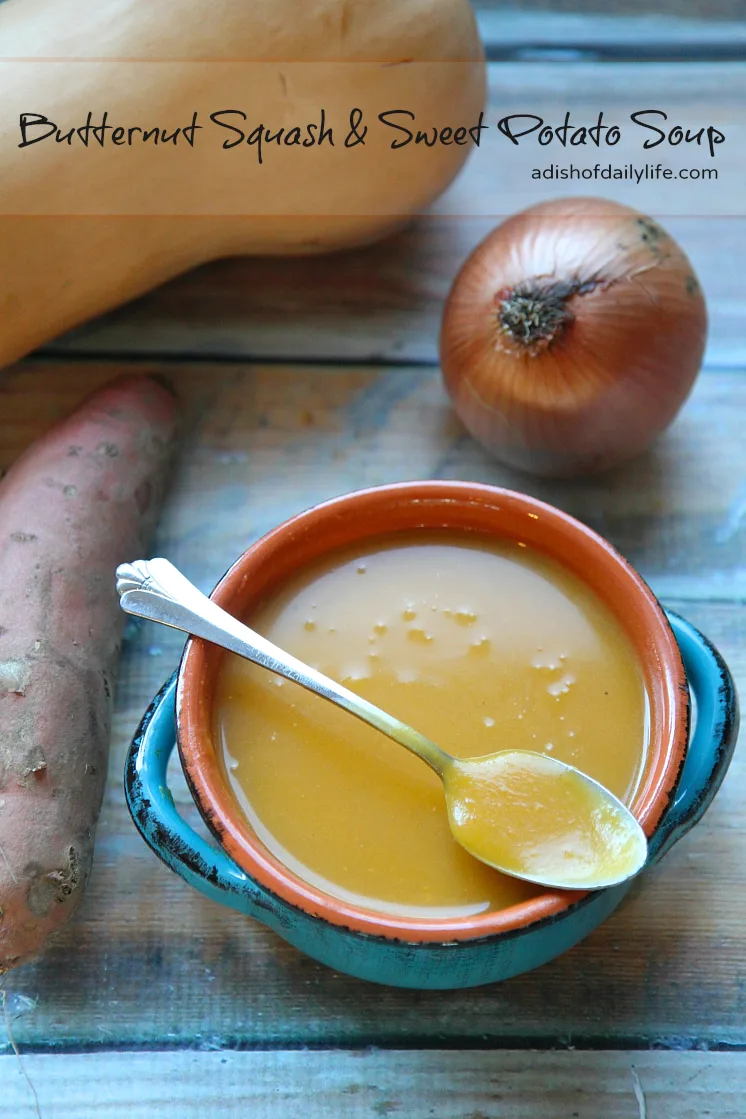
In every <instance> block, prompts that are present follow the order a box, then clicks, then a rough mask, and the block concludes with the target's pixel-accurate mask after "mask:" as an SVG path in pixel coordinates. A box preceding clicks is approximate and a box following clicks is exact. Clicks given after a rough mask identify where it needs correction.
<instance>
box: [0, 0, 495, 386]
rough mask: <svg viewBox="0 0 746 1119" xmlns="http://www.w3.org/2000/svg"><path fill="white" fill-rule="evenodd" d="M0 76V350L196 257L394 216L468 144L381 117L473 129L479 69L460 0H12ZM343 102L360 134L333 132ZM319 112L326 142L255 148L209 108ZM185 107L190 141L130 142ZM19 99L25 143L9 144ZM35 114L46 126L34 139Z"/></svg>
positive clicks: (434, 192) (180, 122)
mask: <svg viewBox="0 0 746 1119" xmlns="http://www.w3.org/2000/svg"><path fill="white" fill-rule="evenodd" d="M0 84H1V87H2V89H3V101H2V105H0V166H2V175H1V176H0V364H4V363H7V362H9V361H11V360H14V359H16V358H18V357H20V356H21V355H22V354H24V353H27V352H28V351H29V350H31V349H32V348H34V347H36V346H38V345H39V344H40V343H42V342H44V341H46V340H48V339H49V338H51V337H53V336H54V335H57V334H59V333H61V332H62V331H65V330H68V329H69V328H71V327H73V326H75V325H76V324H79V323H81V322H83V321H84V320H86V319H88V318H90V317H92V316H94V315H97V314H100V313H101V312H104V311H106V310H107V309H110V308H112V307H114V306H116V305H118V304H120V303H122V302H124V301H126V300H129V299H132V298H133V297H135V296H137V295H139V294H141V293H143V292H145V291H147V290H148V289H149V288H151V287H153V286H155V285H157V284H159V283H162V282H163V281H165V280H167V279H169V278H170V277H172V276H174V275H176V274H178V273H179V272H181V271H184V270H186V269H189V268H192V267H194V266H196V265H198V264H200V263H203V262H205V261H208V260H211V259H214V258H217V257H222V256H231V255H241V254H258V255H264V254H281V253H285V254H307V253H316V252H324V251H328V250H335V249H339V248H343V247H346V246H351V245H357V244H362V243H365V242H368V241H371V240H374V239H376V238H379V237H382V236H384V235H386V234H387V233H389V232H391V231H392V230H394V229H396V228H397V227H399V226H401V225H402V224H404V223H405V222H406V221H407V220H408V219H409V218H410V217H411V216H412V215H413V214H415V213H417V212H419V211H421V210H422V209H424V208H425V207H427V206H428V205H430V204H431V203H432V202H433V200H434V199H435V198H437V196H438V195H439V194H440V193H441V192H442V191H443V190H444V189H445V187H446V186H447V185H448V184H449V183H450V181H451V180H452V179H453V177H454V176H455V175H456V173H457V172H458V170H459V168H460V167H461V165H462V164H463V162H464V160H465V159H466V157H467V155H468V154H469V152H470V151H472V150H473V149H474V143H473V141H472V140H471V138H469V137H468V135H467V137H466V139H464V136H463V133H462V136H461V141H460V142H454V140H453V136H452V134H451V133H447V134H446V137H445V139H444V138H443V137H442V136H441V137H439V139H438V142H437V143H436V144H434V145H433V146H431V147H428V146H427V145H426V144H424V143H420V144H416V143H414V141H412V142H411V143H408V144H401V145H400V146H399V147H398V148H397V147H392V142H393V141H397V140H399V141H402V140H405V139H406V135H405V133H404V132H403V131H401V130H396V129H394V128H392V127H391V126H388V125H384V124H383V123H382V122H381V121H380V120H379V119H378V114H381V113H387V112H390V111H394V110H396V111H399V110H406V112H407V113H411V114H413V115H412V116H411V117H408V116H399V117H396V118H394V119H396V120H397V121H400V122H402V123H403V124H410V127H411V129H412V130H413V131H414V130H416V129H419V128H421V129H424V130H429V131H430V132H432V129H433V128H437V129H441V130H442V129H443V128H450V129H451V130H455V129H457V128H469V127H473V126H474V125H475V124H476V123H477V122H478V120H479V114H480V112H481V110H482V107H483V104H484V92H485V74H484V62H483V54H482V48H481V44H480V42H479V36H478V33H477V30H476V25H475V21H474V18H473V14H472V12H471V8H470V6H469V3H468V0H251V3H247V2H246V0H205V2H195V0H158V2H157V3H154V2H153V0H109V2H108V3H106V4H101V3H99V2H98V0H7V2H5V3H2V4H0ZM356 108H359V109H361V110H362V112H363V122H362V126H363V127H364V126H365V125H366V124H367V125H368V135H367V138H366V140H365V142H364V143H362V144H355V143H354V142H353V143H350V144H349V145H348V146H345V143H344V140H345V136H346V135H347V134H348V133H349V132H350V113H351V112H352V111H353V110H354V109H356ZM322 109H323V110H324V113H325V118H326V121H327V123H328V124H330V125H331V126H332V127H333V129H334V136H333V139H334V144H333V145H332V144H331V143H327V144H318V145H316V146H314V147H307V148H303V147H302V146H293V147H291V146H287V145H285V146H283V145H280V144H271V143H269V144H266V145H265V150H264V158H263V162H261V163H260V162H259V160H258V158H257V156H258V152H257V145H256V144H253V145H252V144H249V143H247V142H238V135H239V134H238V132H237V131H236V130H230V129H229V128H228V127H227V125H226V124H224V123H220V124H219V123H216V122H215V121H213V120H211V119H210V118H211V115H212V114H213V113H221V112H224V111H226V110H230V111H231V114H232V115H230V116H229V117H226V118H223V120H225V121H228V122H229V123H232V124H235V125H237V126H238V125H240V126H241V127H242V128H243V130H244V132H245V133H246V135H247V136H248V135H249V134H250V130H251V129H252V128H255V127H256V126H257V125H259V124H263V125H264V126H265V127H266V128H267V129H269V130H270V132H272V131H273V130H274V131H275V132H276V131H277V130H278V129H280V128H283V129H285V131H286V134H287V132H289V131H290V130H291V129H292V128H293V127H295V126H301V127H305V126H306V124H307V123H308V122H312V121H315V122H318V121H319V116H320V112H321V110H322ZM234 110H235V111H236V112H234ZM104 112H107V114H108V120H109V122H110V126H111V127H110V129H109V132H108V133H107V134H104V136H105V141H106V142H105V144H104V145H103V146H100V145H99V143H98V141H97V140H95V139H94V140H91V142H90V143H89V144H88V146H87V147H86V146H84V145H83V142H82V140H81V139H80V133H78V132H77V131H76V130H77V129H79V128H81V126H84V125H85V124H86V120H87V118H88V114H89V113H90V114H91V123H92V124H96V123H100V122H101V120H102V114H103V113H104ZM195 112H197V113H198V121H199V125H200V129H199V130H198V131H197V132H196V133H195V134H193V136H194V138H195V143H194V144H193V145H192V146H190V145H189V144H188V143H187V142H186V140H185V137H184V134H183V133H182V134H181V135H180V136H179V137H178V138H177V139H178V142H177V143H173V142H171V143H169V142H166V143H162V144H161V145H160V146H157V145H156V144H155V143H154V142H144V141H143V140H142V137H141V135H140V132H141V131H147V130H149V129H152V128H154V127H161V128H164V127H165V128H166V129H167V131H168V132H171V131H173V130H174V129H175V128H176V127H180V128H184V127H186V126H188V125H189V124H190V123H191V122H192V121H193V119H194V118H193V113H195ZM239 112H243V113H244V114H245V118H246V119H245V121H244V120H243V118H242V117H240V116H239V115H238V113H239ZM23 114H26V115H27V116H26V121H27V123H28V122H29V121H30V122H31V123H30V124H29V125H28V128H27V129H26V132H25V138H26V140H27V141H28V140H33V141H34V142H33V143H26V145H25V146H19V145H20V144H21V143H22V141H23V139H24V132H23V131H22V130H21V128H20V118H21V116H22V115H23ZM40 118H45V119H46V120H47V121H48V122H51V123H52V124H53V125H55V126H56V128H57V129H58V130H59V131H58V132H57V133H56V134H55V133H54V132H53V131H50V134H49V136H47V137H45V138H44V137H43V136H42V133H44V132H46V131H48V130H49V125H44V124H41V123H40ZM114 126H117V127H119V126H121V128H122V129H123V130H124V132H123V133H122V135H124V137H125V139H124V140H123V141H122V142H119V141H117V142H115V141H114V140H113V139H112V130H113V127H114ZM128 129H134V135H133V136H132V137H130V136H128ZM68 134H69V139H68V138H66V136H68ZM89 139H90V134H89ZM119 140H120V141H121V136H120V138H119ZM234 140H235V141H236V143H235V145H234V146H231V147H230V148H226V147H224V146H223V144H224V142H225V141H234ZM353 140H354V137H353Z"/></svg>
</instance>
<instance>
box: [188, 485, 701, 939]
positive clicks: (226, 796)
mask: <svg viewBox="0 0 746 1119" xmlns="http://www.w3.org/2000/svg"><path fill="white" fill-rule="evenodd" d="M417 528H423V529H435V528H441V529H452V530H453V531H454V532H458V533H463V532H473V533H478V534H479V535H481V536H493V537H498V538H501V539H515V540H522V541H524V542H525V543H527V544H528V545H530V546H533V547H534V548H536V549H538V550H540V551H542V552H544V553H545V554H547V555H549V556H551V557H552V558H554V559H555V560H557V561H559V562H560V563H562V564H564V565H565V567H567V568H568V569H570V570H571V571H572V572H573V573H574V574H575V575H577V576H579V577H580V578H581V579H583V580H584V581H585V582H586V583H587V584H588V585H589V586H590V587H591V588H592V589H593V590H594V591H595V592H596V594H597V595H598V596H599V597H600V598H601V599H602V601H604V602H605V603H606V604H607V606H609V608H610V609H611V610H612V611H613V612H614V613H615V615H616V616H617V617H618V619H619V621H620V622H621V623H622V625H623V626H624V628H625V630H626V631H627V633H628V635H629V637H630V638H631V640H632V643H633V645H634V648H635V650H636V652H637V656H638V658H639V661H640V665H641V667H642V670H643V675H644V679H645V684H646V688H647V692H648V698H649V703H650V739H649V749H648V762H647V767H646V772H645V774H644V777H643V780H642V782H641V785H640V788H639V790H638V793H637V796H636V799H635V801H634V803H633V804H632V806H631V808H632V811H633V812H634V814H635V815H636V816H637V818H638V820H639V821H640V823H641V824H642V826H643V828H644V829H645V832H646V833H647V834H648V835H651V834H652V833H653V831H654V829H655V827H656V825H657V824H658V822H659V820H660V818H661V816H662V815H663V812H664V810H665V808H666V807H667V805H668V803H669V800H670V798H671V796H672V793H673V791H674V789H675V787H676V783H677V780H678V776H679V773H680V770H681V767H682V765H683V761H684V756H685V753H686V746H687V741H688V731H689V692H688V686H687V681H686V674H685V671H684V666H683V663H682V660H681V655H680V653H679V649H678V645H677V644H676V639H675V637H674V635H673V632H672V630H671V628H670V626H669V624H668V621H667V619H666V617H665V614H664V613H663V610H662V609H661V607H660V605H659V603H658V601H657V600H656V598H655V597H654V595H653V594H652V592H651V591H650V589H649V588H648V586H647V585H646V584H645V583H644V582H643V580H642V579H641V578H640V576H639V575H638V574H637V573H636V572H635V570H634V569H633V568H632V567H630V566H629V564H628V563H627V562H626V561H625V560H624V559H622V557H621V556H620V555H619V554H618V553H617V552H616V551H615V550H614V549H613V548H612V547H611V545H610V544H608V543H607V542H606V541H605V540H604V539H603V538H602V537H600V536H598V535H597V534H596V533H594V532H592V531H591V530H590V529H588V528H586V527H585V526H584V525H583V524H581V523H580V522H579V521H576V520H574V519H573V518H571V517H569V516H567V515H566V514H564V513H562V512H560V511H559V510H558V509H555V508H553V507H552V506H549V505H545V504H544V503H542V502H539V501H536V500H534V499H533V498H530V497H527V496H525V495H524V494H518V493H513V492H511V491H509V490H500V489H497V488H495V487H492V486H481V485H476V484H472V483H465V482H409V483H402V484H399V485H392V486H382V487H379V488H377V489H371V490H362V491H358V492H357V493H353V494H349V495H347V496H345V497H341V498H337V499H335V500H333V501H330V502H326V503H325V504H323V505H319V506H316V507H315V508H313V509H310V510H308V511H307V512H305V513H301V514H300V515H299V516H297V517H294V518H293V519H291V520H290V521H286V522H285V523H284V524H282V525H280V526H279V527H278V528H276V529H274V530H273V531H272V532H270V533H269V534H268V535H267V536H265V537H263V538H262V539H261V540H259V541H258V542H257V543H256V544H254V545H252V547H250V548H249V549H248V550H247V551H246V552H245V553H244V554H243V555H242V556H241V558H240V559H239V560H238V561H237V562H236V563H235V564H234V565H233V567H232V568H231V569H230V571H228V573H227V574H226V575H225V576H224V578H223V579H222V580H221V581H220V583H219V584H218V586H217V587H216V588H215V590H214V591H213V594H212V596H211V597H212V598H213V599H214V600H215V601H216V602H217V603H218V604H219V605H220V606H222V607H224V608H225V609H226V610H228V611H229V612H230V613H232V614H235V615H236V616H237V617H239V618H241V619H242V620H247V621H249V622H250V620H251V616H252V613H253V612H254V611H255V610H256V609H257V608H258V607H259V605H260V604H261V603H263V602H264V601H266V600H267V599H268V598H270V597H271V596H272V595H273V594H274V593H276V592H277V590H278V589H279V588H280V587H281V586H283V584H285V583H286V582H287V581H288V580H289V579H291V578H292V577H293V575H294V574H295V573H296V572H297V571H299V570H301V569H303V568H304V567H305V566H306V565H308V564H309V563H311V562H313V561H314V560H316V559H318V558H320V557H322V556H324V555H325V554H327V553H329V552H331V551H334V550H336V549H338V548H341V547H344V546H346V545H350V544H354V543H356V542H359V541H363V540H367V539H370V538H372V537H377V536H382V535H386V534H389V533H392V532H396V531H405V530H408V531H410V532H411V530H413V529H417ZM225 655H226V654H225V653H224V652H223V651H222V650H221V649H220V648H218V647H217V646H215V645H212V644H210V643H209V642H205V641H202V640H200V639H197V638H192V639H190V641H189V642H188V644H187V647H186V649H185V653H184V657H183V660H182V664H181V668H180V672H179V684H178V692H177V727H178V745H179V751H180V754H181V759H182V764H183V767H184V772H185V775H186V777H187V781H188V782H189V785H190V788H191V790H192V793H193V795H194V797H195V800H196V802H197V804H198V807H199V809H200V811H201V813H202V815H203V817H204V819H205V821H206V822H207V824H208V826H209V827H210V829H211V830H212V832H213V833H214V834H215V836H216V837H217V838H218V839H219V841H220V842H221V844H222V845H223V847H224V848H225V849H226V851H228V853H229V854H230V855H231V857H232V858H233V859H234V860H235V862H236V863H238V865H239V866H240V867H241V868H242V869H243V870H245V871H246V872H247V873H248V874H250V875H251V876H252V877H253V878H255V879H256V880H257V881H258V882H260V883H261V884H262V885H263V886H264V887H265V888H266V889H268V890H270V891H271V892H272V893H274V894H276V895H277V896H279V897H281V898H283V899H284V900H285V901H287V902H289V903H290V904H292V905H295V906H297V907H299V908H300V909H303V910H305V911H306V912H307V913H310V914H312V915H314V916H317V917H319V918H322V919H325V920H327V921H329V922H331V923H332V924H335V925H341V926H344V927H347V928H352V929H356V930H358V931H360V932H365V933H368V934H373V935H379V936H386V937H391V938H396V939H404V940H407V941H413V942H418V941H451V940H467V939H473V938H477V937H484V936H490V935H495V934H499V933H504V932H509V931H512V930H516V929H520V928H523V927H525V926H527V925H530V924H532V923H534V922H536V921H539V920H542V919H544V918H547V917H551V916H554V915H557V914H559V913H561V912H562V911H563V910H565V909H567V908H568V906H570V905H571V904H573V903H574V902H577V901H578V900H579V899H580V897H581V896H583V895H580V894H578V893H577V892H572V893H571V892H559V891H557V892H552V893H549V892H548V893H545V894H542V895H540V896H538V897H535V898H532V899H530V900H528V901H525V902H522V903H521V904H518V905H514V906H511V907H509V908H507V909H503V910H500V911H496V912H488V913H483V914H480V915H478V916H475V917H468V918H467V917H463V918H451V919H446V920H437V921H436V920H423V919H416V918H407V917H394V916H387V915H385V914H381V913H379V912H374V911H372V910H366V909H363V908H361V907H358V906H355V905H352V904H350V903H347V902H343V901H341V900H339V899H337V898H335V897H332V896H331V895H329V894H326V893H324V892H322V891H321V890H318V889H316V888H315V887H313V886H311V885H309V884H308V883H306V882H304V881H303V880H302V879H301V878H299V877H297V876H296V875H295V874H293V873H292V872H291V871H290V870H288V869H287V867H285V866H284V865H283V864H282V863H281V862H280V861H279V860H278V859H277V858H275V856H274V855H272V854H271V853H270V852H269V851H268V850H267V849H266V848H265V847H264V845H263V844H262V843H261V842H260V841H259V839H258V838H257V837H256V835H255V834H254V832H253V831H252V829H251V827H250V825H249V823H248V821H247V820H246V819H245V817H244V815H243V813H242V812H241V810H240V808H239V807H238V804H237V803H236V801H235V799H234V796H233V793H232V792H231V790H230V788H229V787H228V785H227V783H226V782H225V780H224V777H223V770H222V764H221V761H220V757H219V753H218V749H217V747H216V744H215V741H214V737H213V709H212V697H213V695H214V692H215V683H216V680H217V675H218V673H219V671H220V666H221V663H222V660H223V657H224V656H225Z"/></svg>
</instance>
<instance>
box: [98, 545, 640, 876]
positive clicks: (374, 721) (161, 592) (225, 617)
mask: <svg viewBox="0 0 746 1119" xmlns="http://www.w3.org/2000/svg"><path fill="white" fill-rule="evenodd" d="M117 591H118V593H119V596H120V603H121V606H122V609H123V610H124V611H125V612H127V613H129V614H133V615H136V616H138V617H142V618H147V619H149V620H150V621H155V622H159V623H161V624H163V625H167V626H170V627H171V628H173V629H178V630H181V631H183V632H185V633H188V634H191V635H193V636H195V637H200V638H203V639H205V640H207V641H211V642H213V643H215V644H217V645H220V646H221V647H223V648H225V649H227V650H229V651H230V652H233V653H237V654H238V655H239V656H242V657H245V658H246V659H247V660H250V661H253V662H254V663H255V664H259V665H261V666H262V667H264V668H268V669H269V670H270V671H272V672H275V673H277V674H279V675H281V676H284V677H285V678H286V679H288V680H292V681H294V682H295V683H298V684H300V685H302V686H303V687H304V688H307V689H308V690H309V691H312V692H315V693H316V694H318V695H320V696H322V697H323V698H325V699H328V700H330V701H331V702H333V703H335V704H337V705H338V706H340V707H342V708H343V709H344V710H346V711H348V712H349V713H350V714H352V715H355V716H356V717H357V718H359V719H361V720H363V721H364V722H366V723H368V724H369V725H371V726H373V727H375V728H376V729H377V730H379V731H381V733H383V734H385V735H387V736H388V737H389V738H392V739H394V741H395V742H398V743H399V744H400V745H401V746H404V747H405V748H406V749H408V750H410V751H411V752H412V753H414V754H416V755H417V756H418V757H419V758H421V760H422V761H424V762H426V764H427V765H429V766H430V768H431V769H433V770H434V771H435V772H436V773H437V774H438V776H439V777H440V778H441V780H442V781H443V785H444V790H445V796H446V805H447V809H448V819H449V824H450V828H451V832H452V834H453V836H454V839H455V840H456V841H457V842H458V843H460V844H461V845H462V846H463V847H464V849H465V850H467V851H468V852H469V853H470V854H471V855H473V856H474V857H475V858H478V859H480V860H481V861H482V862H484V863H487V864H488V865H489V866H492V867H494V868H495V869H496V870H499V871H501V872H503V873H505V874H509V875H511V876H513V877H516V878H522V879H525V880H527V881H530V882H533V883H536V884H538V885H542V886H547V887H549V888H551V889H562V890H566V889H578V890H589V889H601V888H603V887H605V886H609V885H613V884H617V883H619V882H622V881H624V880H626V879H627V878H630V877H632V876H633V875H634V874H636V873H637V872H638V871H639V870H640V869H641V868H642V866H643V865H644V862H645V859H646V855H647V839H646V837H645V833H644V832H643V830H642V827H641V826H640V824H639V823H638V821H637V820H636V819H635V817H634V816H633V815H632V813H631V812H630V811H629V809H628V808H627V807H626V806H625V805H624V804H623V803H622V802H621V801H620V800H618V799H617V797H615V796H614V795H613V794H612V793H611V792H609V790H608V789H605V788H604V787H603V786H602V785H600V784H599V783H598V782H596V781H594V780H593V779H592V778H590V777H588V776H587V775H586V774H584V773H582V772H581V771H580V770H578V769H575V768H574V767H573V766H570V765H567V764H566V763H564V762H561V761H559V760H558V759H555V758H550V757H548V756H547V755H545V754H541V753H536V752H533V751H527V750H503V751H499V752H498V753H495V754H490V755H487V756H485V757H480V758H471V759H460V758H454V757H452V756H451V755H450V754H448V753H446V752H445V751H444V750H442V749H441V748H440V747H439V746H438V745H436V744H435V743H434V742H432V741H431V740H430V739H429V738H426V737H425V736H424V735H422V734H420V733H419V731H417V730H415V729H414V728H412V727H410V726H407V724H406V723H403V722H401V721H400V720H399V719H396V718H395V717H394V716H392V715H389V714H387V713H386V712H385V711H382V710H381V709H380V708H378V707H376V706H374V705H373V704H372V703H369V702H368V701H367V700H365V699H363V698H362V697H360V696H358V695H356V694H355V693H354V692H351V691H349V690H348V689H347V688H344V687H342V685H341V684H338V683H336V682H335V681H334V680H331V679H330V678H329V677H326V676H324V675H323V674H322V673H320V672H317V671H316V670H315V669H313V668H311V667H310V666H309V665H306V664H304V663H303V662H302V661H299V660H297V658H295V657H293V656H291V655H290V654H289V653H286V652H284V651H283V650H282V649H280V648H278V647H277V646H275V645H273V644H272V643H271V642H270V641H267V640H266V638H264V637H262V636H261V635H260V634H258V633H255V632H254V631H253V630H251V629H250V628H249V627H248V626H246V625H244V624H243V623H242V622H239V621H238V619H237V618H235V617H233V615H231V614H229V613H228V612H227V611H225V610H223V609H222V608H221V607H219V606H218V605H217V604H216V603H215V602H213V601H212V600H211V599H209V598H207V596H206V595H203V594H202V592H201V591H199V590H198V589H197V588H196V587H195V586H194V585H193V584H192V583H190V582H189V580H188V579H186V578H185V576H184V575H182V574H181V573H180V572H179V571H178V570H177V569H176V568H175V567H174V566H173V565H172V564H171V563H169V562H168V560H165V559H153V560H150V561H145V560H138V561H136V562H135V563H132V564H123V565H122V566H120V567H119V568H118V569H117Z"/></svg>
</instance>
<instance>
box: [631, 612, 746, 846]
mask: <svg viewBox="0 0 746 1119" xmlns="http://www.w3.org/2000/svg"><path fill="white" fill-rule="evenodd" d="M666 614H667V617H668V620H669V622H670V624H671V628H672V629H673V631H674V634H675V636H676V640H677V642H678V645H679V649H680V650H681V656H682V658H683V661H684V667H685V669H686V675H687V679H688V680H689V687H690V688H691V691H692V694H693V696H694V701H695V704H696V715H695V721H694V727H693V734H692V736H691V739H690V742H689V748H688V749H687V752H686V760H685V762H684V768H683V770H682V773H681V779H680V781H679V784H678V788H677V789H676V794H675V796H674V800H673V804H672V805H671V806H670V808H669V809H668V810H667V811H666V813H665V815H664V817H663V820H662V821H661V823H660V824H659V826H658V828H657V829H656V832H655V834H654V835H653V837H652V839H651V840H650V855H649V858H648V863H649V864H650V863H653V862H657V861H658V859H660V858H662V856H663V855H665V854H666V852H667V851H669V850H670V849H671V847H673V845H674V843H676V842H677V841H678V840H679V839H681V837H682V836H683V835H686V833H687V832H688V831H689V829H690V828H692V827H694V825H695V824H696V823H697V821H698V820H700V819H701V818H702V816H704V814H705V812H706V811H707V809H708V808H709V807H710V804H711V803H712V800H713V798H714V796H715V794H716V793H717V791H718V789H719V788H720V786H721V784H722V783H723V778H724V777H725V774H726V771H727V769H728V766H729V764H730V760H731V758H732V757H733V751H734V749H735V746H736V739H737V738H738V696H737V694H736V688H735V684H734V683H733V677H732V676H731V674H730V670H729V669H728V666H727V665H726V663H725V661H724V660H723V658H722V657H721V656H720V653H719V652H718V651H717V649H716V648H715V646H714V645H712V644H711V642H709V641H708V640H707V638H706V637H705V636H704V635H703V634H701V633H700V632H699V630H698V629H695V628H694V626H693V625H691V623H690V622H687V621H685V620H684V619H683V618H680V617H679V615H678V614H674V613H672V612H671V611H666Z"/></svg>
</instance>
